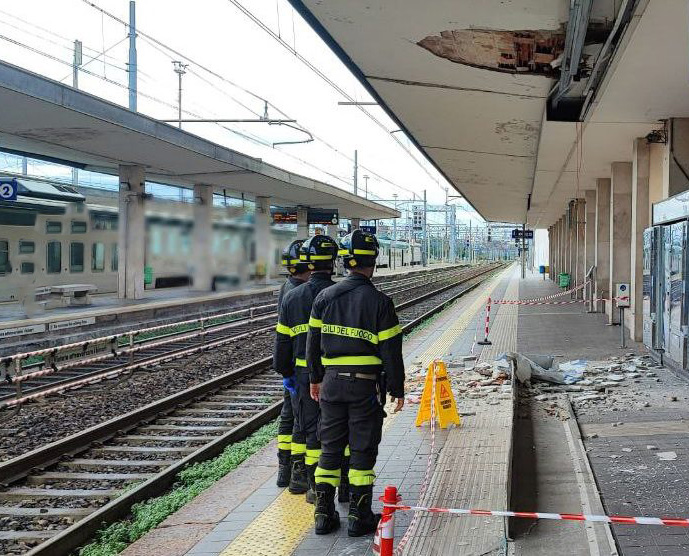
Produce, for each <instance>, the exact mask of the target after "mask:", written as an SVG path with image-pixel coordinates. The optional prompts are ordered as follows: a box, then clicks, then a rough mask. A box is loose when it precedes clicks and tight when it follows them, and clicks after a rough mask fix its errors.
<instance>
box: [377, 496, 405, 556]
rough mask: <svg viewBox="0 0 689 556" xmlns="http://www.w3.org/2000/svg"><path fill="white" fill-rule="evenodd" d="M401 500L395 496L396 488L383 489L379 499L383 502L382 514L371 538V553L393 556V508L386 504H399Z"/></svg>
mask: <svg viewBox="0 0 689 556" xmlns="http://www.w3.org/2000/svg"><path fill="white" fill-rule="evenodd" d="M400 500H402V498H401V497H400V496H398V495H397V487H394V486H387V487H385V494H383V496H381V497H380V501H381V502H383V504H384V505H383V513H382V515H381V517H380V521H379V522H378V528H377V529H376V534H375V536H374V537H373V552H374V553H375V554H379V555H380V556H393V553H394V546H393V545H394V544H395V508H390V507H388V506H387V505H386V504H392V505H395V504H399V503H400Z"/></svg>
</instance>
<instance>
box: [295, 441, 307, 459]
mask: <svg viewBox="0 0 689 556" xmlns="http://www.w3.org/2000/svg"><path fill="white" fill-rule="evenodd" d="M305 453H306V444H298V443H297V442H292V455H293V456H300V455H302V454H305Z"/></svg>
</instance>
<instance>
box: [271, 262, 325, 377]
mask: <svg viewBox="0 0 689 556" xmlns="http://www.w3.org/2000/svg"><path fill="white" fill-rule="evenodd" d="M334 283H335V282H333V281H332V280H331V279H330V275H329V274H328V273H326V272H314V273H312V274H311V278H310V279H309V281H308V282H306V283H305V284H303V285H301V286H297V287H296V288H294V289H292V290H291V291H289V292H288V293H287V294H285V297H284V299H283V300H282V305H280V315H279V317H278V324H277V327H276V332H277V334H275V351H274V352H273V366H274V367H275V370H276V371H277V372H278V373H280V374H281V375H282V376H284V377H288V376H292V375H293V374H294V372H295V367H296V368H297V369H301V370H302V371H303V372H307V367H306V333H307V332H308V329H309V317H310V315H311V306H312V305H313V300H314V299H316V296H317V295H318V294H319V293H320V291H321V290H323V289H325V288H327V287H329V286H332V285H333V284H334Z"/></svg>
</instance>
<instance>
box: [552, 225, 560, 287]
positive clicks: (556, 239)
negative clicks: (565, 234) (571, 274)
mask: <svg viewBox="0 0 689 556" xmlns="http://www.w3.org/2000/svg"><path fill="white" fill-rule="evenodd" d="M552 244H553V247H552V250H553V260H552V263H551V264H550V278H551V280H553V281H555V280H557V274H558V272H560V223H559V222H555V224H553V239H552Z"/></svg>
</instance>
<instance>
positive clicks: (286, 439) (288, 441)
mask: <svg viewBox="0 0 689 556" xmlns="http://www.w3.org/2000/svg"><path fill="white" fill-rule="evenodd" d="M278 450H286V451H287V452H289V451H290V450H292V435H291V434H278Z"/></svg>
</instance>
